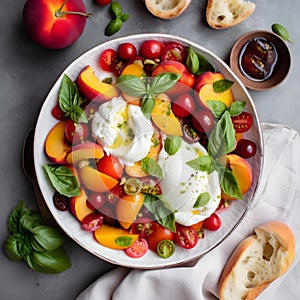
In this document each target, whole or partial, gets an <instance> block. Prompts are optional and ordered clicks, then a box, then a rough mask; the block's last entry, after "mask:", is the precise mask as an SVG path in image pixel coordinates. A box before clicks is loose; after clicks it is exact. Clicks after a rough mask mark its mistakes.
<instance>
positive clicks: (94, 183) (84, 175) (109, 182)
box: [78, 166, 118, 193]
mask: <svg viewBox="0 0 300 300" xmlns="http://www.w3.org/2000/svg"><path fill="white" fill-rule="evenodd" d="M78 173H79V177H80V180H81V183H82V184H83V185H84V186H85V187H86V188H87V189H88V190H90V191H92V192H98V193H103V192H107V191H109V190H111V189H112V188H113V187H114V186H116V185H117V184H118V180H116V179H115V178H113V177H111V176H109V175H106V174H104V173H102V172H99V171H98V170H96V169H94V168H92V167H90V166H83V167H82V168H79V170H78Z"/></svg>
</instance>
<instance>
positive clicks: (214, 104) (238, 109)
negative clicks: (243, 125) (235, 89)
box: [207, 100, 246, 119]
mask: <svg viewBox="0 0 300 300" xmlns="http://www.w3.org/2000/svg"><path fill="white" fill-rule="evenodd" d="M207 104H208V106H209V107H210V109H211V111H212V113H213V115H214V116H215V117H216V118H218V119H219V118H221V117H222V115H223V113H224V112H225V111H227V110H228V111H229V114H230V116H231V117H234V116H238V115H239V114H241V113H242V111H243V109H244V107H245V105H246V102H245V101H238V100H236V101H233V102H232V104H231V105H230V106H229V107H227V105H226V104H225V103H224V102H223V101H219V100H208V101H207Z"/></svg>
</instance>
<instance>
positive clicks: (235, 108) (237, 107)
mask: <svg viewBox="0 0 300 300" xmlns="http://www.w3.org/2000/svg"><path fill="white" fill-rule="evenodd" d="M245 105H246V102H245V101H233V102H232V104H231V105H230V108H229V113H230V116H231V117H234V116H238V115H239V114H241V112H242V111H243V109H244V107H245Z"/></svg>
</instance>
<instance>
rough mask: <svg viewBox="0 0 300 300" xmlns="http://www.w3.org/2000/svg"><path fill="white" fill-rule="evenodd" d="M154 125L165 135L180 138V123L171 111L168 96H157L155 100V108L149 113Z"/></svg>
mask: <svg viewBox="0 0 300 300" xmlns="http://www.w3.org/2000/svg"><path fill="white" fill-rule="evenodd" d="M151 118H152V121H153V122H154V124H155V125H156V126H157V127H158V128H159V129H160V130H161V131H162V132H163V133H165V134H166V135H177V136H182V129H181V125H180V122H179V121H178V119H177V118H176V116H175V115H174V113H173V112H172V109H171V102H170V99H169V97H168V96H166V95H159V96H158V97H157V98H156V99H155V106H154V108H153V110H152V113H151Z"/></svg>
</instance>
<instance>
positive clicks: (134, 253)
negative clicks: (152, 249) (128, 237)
mask: <svg viewBox="0 0 300 300" xmlns="http://www.w3.org/2000/svg"><path fill="white" fill-rule="evenodd" d="M147 251H148V243H147V241H146V240H145V239H144V238H138V239H137V240H136V241H135V243H134V244H133V245H132V246H131V247H129V248H126V249H125V252H126V254H127V255H128V256H129V257H132V258H139V257H142V256H144V255H145V254H146V252H147Z"/></svg>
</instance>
